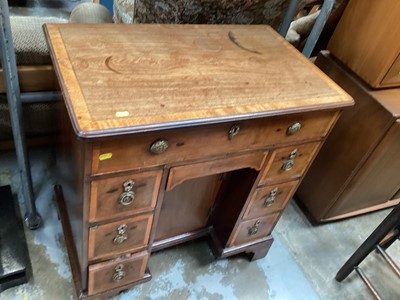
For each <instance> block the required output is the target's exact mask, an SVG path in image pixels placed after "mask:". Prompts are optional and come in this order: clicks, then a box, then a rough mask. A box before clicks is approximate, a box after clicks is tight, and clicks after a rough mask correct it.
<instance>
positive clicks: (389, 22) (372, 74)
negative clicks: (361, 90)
mask: <svg viewBox="0 0 400 300" xmlns="http://www.w3.org/2000/svg"><path fill="white" fill-rule="evenodd" d="M399 20H400V1H398V0H379V1H366V0H350V2H349V3H348V5H347V7H346V9H345V11H344V13H343V16H342V17H341V19H340V21H339V24H338V25H337V27H336V29H335V32H334V34H333V35H332V38H331V40H330V42H329V44H328V50H330V51H331V53H332V55H334V56H335V57H337V58H339V60H341V61H342V62H343V63H344V64H345V65H347V66H348V67H349V68H350V69H351V70H353V71H354V72H355V73H356V74H357V75H358V76H360V77H361V78H362V79H364V80H365V81H366V82H368V83H369V84H370V86H371V87H373V88H384V87H396V86H400V21H399Z"/></svg>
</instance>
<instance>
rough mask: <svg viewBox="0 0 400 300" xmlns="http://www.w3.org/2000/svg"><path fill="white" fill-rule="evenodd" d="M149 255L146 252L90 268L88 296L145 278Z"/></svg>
mask: <svg viewBox="0 0 400 300" xmlns="http://www.w3.org/2000/svg"><path fill="white" fill-rule="evenodd" d="M148 258H149V255H148V254H147V252H146V251H143V252H140V253H136V254H133V255H127V256H124V257H121V258H118V259H115V260H111V261H106V262H102V263H98V264H94V265H91V266H89V282H88V295H89V296H91V295H95V294H98V293H101V292H104V291H107V290H111V289H114V288H118V287H121V286H124V285H127V284H131V283H134V282H135V281H138V280H140V279H142V278H143V276H144V273H145V271H146V267H147V261H148Z"/></svg>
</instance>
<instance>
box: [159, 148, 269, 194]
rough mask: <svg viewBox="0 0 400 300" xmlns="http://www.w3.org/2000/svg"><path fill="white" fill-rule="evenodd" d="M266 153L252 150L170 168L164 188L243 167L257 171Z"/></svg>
mask: <svg viewBox="0 0 400 300" xmlns="http://www.w3.org/2000/svg"><path fill="white" fill-rule="evenodd" d="M266 155H267V153H265V152H253V153H248V154H243V155H239V156H231V157H228V158H221V159H217V160H213V161H207V162H202V163H197V164H190V165H185V166H180V167H175V168H171V169H170V171H169V177H168V181H167V187H166V190H167V191H169V190H172V189H173V188H174V187H175V186H177V185H178V184H181V183H182V182H184V181H186V180H189V179H193V178H198V177H204V176H208V175H214V174H221V173H225V172H229V171H233V170H239V169H245V168H251V169H255V170H257V171H259V170H260V169H261V167H262V166H263V165H264V162H265V158H266Z"/></svg>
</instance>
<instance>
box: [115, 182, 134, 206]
mask: <svg viewBox="0 0 400 300" xmlns="http://www.w3.org/2000/svg"><path fill="white" fill-rule="evenodd" d="M134 184H135V182H134V181H133V180H132V179H129V180H127V181H125V182H124V183H123V184H122V186H123V188H124V192H122V193H121V195H120V196H119V200H118V202H119V204H122V205H129V204H131V203H132V202H133V200H134V199H135V192H134V191H132V189H133V186H134Z"/></svg>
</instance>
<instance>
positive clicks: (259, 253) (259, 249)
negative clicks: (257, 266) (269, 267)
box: [248, 236, 274, 261]
mask: <svg viewBox="0 0 400 300" xmlns="http://www.w3.org/2000/svg"><path fill="white" fill-rule="evenodd" d="M273 242H274V238H273V237H272V236H270V238H269V239H268V240H266V241H265V242H262V243H259V244H257V245H254V247H253V248H251V249H250V251H248V253H249V260H250V261H254V260H257V259H260V258H264V257H265V256H266V255H267V253H268V251H269V249H270V248H271V246H272V243H273Z"/></svg>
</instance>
